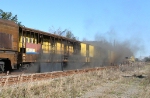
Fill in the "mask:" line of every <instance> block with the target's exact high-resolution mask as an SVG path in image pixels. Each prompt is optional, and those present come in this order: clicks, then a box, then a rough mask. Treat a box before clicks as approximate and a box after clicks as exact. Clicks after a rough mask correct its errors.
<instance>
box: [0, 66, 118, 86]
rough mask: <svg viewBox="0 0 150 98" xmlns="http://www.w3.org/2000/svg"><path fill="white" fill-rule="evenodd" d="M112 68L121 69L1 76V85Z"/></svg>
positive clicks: (89, 69)
mask: <svg viewBox="0 0 150 98" xmlns="http://www.w3.org/2000/svg"><path fill="white" fill-rule="evenodd" d="M110 68H119V67H118V66H107V67H98V68H88V69H77V70H68V71H57V72H47V73H34V74H20V75H12V76H11V75H10V76H1V77H0V85H1V86H6V85H7V86H8V85H16V84H20V83H24V82H35V81H40V80H46V79H54V78H58V77H65V76H69V75H73V74H82V73H87V72H92V71H98V70H105V69H110Z"/></svg>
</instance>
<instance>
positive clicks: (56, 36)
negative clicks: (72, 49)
mask: <svg viewBox="0 0 150 98" xmlns="http://www.w3.org/2000/svg"><path fill="white" fill-rule="evenodd" d="M20 28H21V29H23V30H24V31H29V32H35V33H39V34H43V35H47V36H52V37H54V38H58V39H64V40H68V41H70V42H78V43H81V42H80V41H77V40H73V39H69V38H67V37H63V36H59V35H56V34H52V33H48V32H44V31H41V30H36V29H32V28H28V27H23V26H20Z"/></svg>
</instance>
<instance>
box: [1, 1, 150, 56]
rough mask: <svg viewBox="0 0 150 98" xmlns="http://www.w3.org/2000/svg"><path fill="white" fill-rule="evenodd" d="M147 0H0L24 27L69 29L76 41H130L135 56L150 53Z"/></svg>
mask: <svg viewBox="0 0 150 98" xmlns="http://www.w3.org/2000/svg"><path fill="white" fill-rule="evenodd" d="M149 5H150V0H15V1H14V0H1V2H0V9H2V10H3V11H5V12H12V13H13V15H16V14H17V16H18V20H19V21H21V22H22V24H23V25H24V26H26V27H29V28H33V29H38V30H42V31H45V32H49V31H50V30H51V29H53V30H57V29H58V28H61V30H64V29H68V30H71V31H72V33H73V34H74V35H75V36H77V37H79V40H81V41H82V40H83V39H86V40H89V41H92V40H95V39H96V37H99V36H102V37H104V38H106V39H107V40H108V41H110V42H113V40H116V41H121V42H123V41H126V40H127V41H129V42H131V43H133V44H134V45H137V46H138V47H139V48H138V50H139V51H138V52H137V54H136V55H137V56H150V46H149V38H150V6H149Z"/></svg>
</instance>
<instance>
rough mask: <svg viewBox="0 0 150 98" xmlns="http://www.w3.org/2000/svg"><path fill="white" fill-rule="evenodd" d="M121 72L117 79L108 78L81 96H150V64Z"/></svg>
mask: <svg viewBox="0 0 150 98" xmlns="http://www.w3.org/2000/svg"><path fill="white" fill-rule="evenodd" d="M131 69H132V68H130V69H128V70H126V71H124V72H121V73H120V74H119V78H118V79H116V80H108V81H105V82H103V83H101V85H98V86H96V87H95V89H93V90H90V91H88V92H86V93H85V94H84V95H83V96H82V97H81V98H150V82H149V81H150V77H149V75H150V74H149V73H150V70H149V69H150V64H148V63H147V64H145V65H144V64H143V65H142V66H140V67H139V66H138V67H137V68H134V70H131Z"/></svg>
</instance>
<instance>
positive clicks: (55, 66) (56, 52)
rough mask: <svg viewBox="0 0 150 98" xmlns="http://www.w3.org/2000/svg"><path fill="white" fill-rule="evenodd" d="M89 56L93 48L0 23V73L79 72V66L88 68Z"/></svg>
mask: <svg viewBox="0 0 150 98" xmlns="http://www.w3.org/2000/svg"><path fill="white" fill-rule="evenodd" d="M93 56H94V46H92V45H90V44H86V43H83V42H80V41H77V40H73V39H68V38H66V37H62V36H58V35H55V34H50V33H47V32H43V31H40V30H35V29H31V28H27V27H23V26H18V25H17V24H16V23H14V22H12V21H9V20H4V19H0V66H1V67H0V69H1V71H7V70H11V69H20V68H21V69H23V68H24V69H26V70H27V69H28V71H32V72H33V71H34V72H45V71H56V70H64V69H66V70H67V69H72V68H81V66H80V64H81V65H83V66H86V65H88V64H90V62H91V60H92V58H93ZM8 62H9V63H8ZM77 62H80V64H79V63H77Z"/></svg>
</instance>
